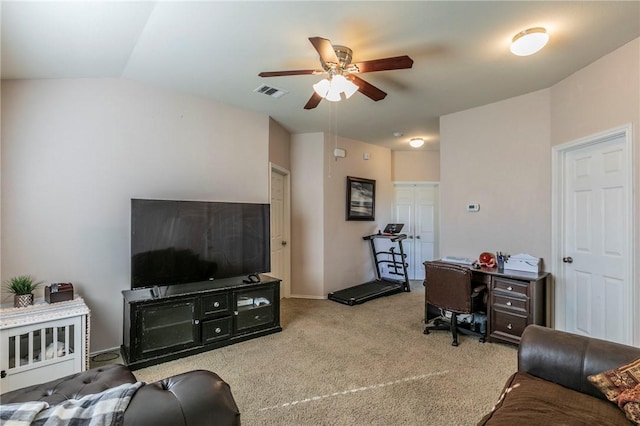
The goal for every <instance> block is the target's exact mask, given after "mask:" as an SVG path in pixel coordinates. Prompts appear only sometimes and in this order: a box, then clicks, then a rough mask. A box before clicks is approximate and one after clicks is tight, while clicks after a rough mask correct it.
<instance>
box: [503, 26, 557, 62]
mask: <svg viewBox="0 0 640 426" xmlns="http://www.w3.org/2000/svg"><path fill="white" fill-rule="evenodd" d="M548 41H549V34H547V30H546V29H544V28H542V27H536V28H529V29H528V30H524V31H521V32H519V33H518V34H516V35H515V36H514V37H513V40H512V41H511V53H513V54H514V55H518V56H529V55H533V54H534V53H536V52H537V51H539V50H540V49H542V48H543V47H544V46H545V45H546V44H547V42H548Z"/></svg>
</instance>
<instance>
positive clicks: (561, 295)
mask: <svg viewBox="0 0 640 426" xmlns="http://www.w3.org/2000/svg"><path fill="white" fill-rule="evenodd" d="M631 130H632V126H631V124H627V125H624V126H620V127H616V128H613V129H609V130H606V131H604V132H601V133H597V134H593V135H589V136H586V137H584V138H580V139H577V140H574V141H571V142H567V143H564V144H561V145H557V146H554V147H553V148H552V157H551V171H552V178H551V185H552V187H551V262H550V264H551V273H552V274H553V277H554V284H555V285H554V286H553V287H554V291H553V296H554V303H553V306H552V308H551V309H552V313H553V320H552V325H553V327H554V328H557V329H560V330H564V329H565V328H566V315H565V309H564V306H566V300H565V296H566V292H565V290H566V289H565V285H564V282H563V279H562V278H563V276H564V263H563V262H562V256H563V250H564V247H565V241H564V235H565V234H564V232H565V223H564V213H565V212H564V197H565V194H564V188H565V182H564V180H563V176H564V172H565V167H564V164H565V162H564V159H565V155H566V154H567V153H568V152H570V151H573V150H576V149H580V148H585V147H587V146H590V145H596V144H599V143H602V142H606V141H608V140H611V139H614V138H619V137H623V138H624V140H625V149H626V152H627V154H628V155H627V158H626V159H625V161H627V167H628V170H630V173H629V175H628V181H627V182H626V190H627V194H626V196H627V199H628V200H629V205H628V211H627V212H626V214H625V217H627V218H629V221H630V223H629V229H630V230H631V232H630V238H629V240H628V241H627V245H628V246H627V253H628V258H627V259H626V264H627V265H628V267H627V268H626V269H627V270H626V271H624V276H625V278H626V280H627V281H626V282H628V283H630V284H631V285H629V286H628V288H627V290H626V291H627V294H626V295H625V296H626V297H625V300H626V303H627V309H628V311H627V312H629V314H630V315H631V318H630V320H631V323H632V324H631V327H630V328H629V333H630V335H628V336H626V337H627V341H628V342H633V341H634V340H636V341H635V344H640V342H639V341H638V340H640V337H638V336H640V325H639V324H640V309H635V310H634V309H633V306H634V304H635V305H636V306H637V307H640V288H638V287H639V286H640V283H635V281H634V277H635V270H634V269H635V267H636V266H637V265H635V264H634V259H635V255H634V253H635V251H634V248H635V247H634V246H635V244H634V240H635V235H636V233H635V230H636V226H637V223H636V216H635V214H634V212H635V205H636V199H635V198H634V191H633V188H634V185H633V183H634V179H635V174H636V172H637V171H636V170H635V167H634V163H633V158H634V152H633V149H632V148H633V138H632V134H631ZM634 284H635V285H634Z"/></svg>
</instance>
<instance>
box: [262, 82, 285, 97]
mask: <svg viewBox="0 0 640 426" xmlns="http://www.w3.org/2000/svg"><path fill="white" fill-rule="evenodd" d="M253 91H254V92H256V93H264V94H265V95H267V96H271V97H272V98H281V97H282V96H284V95H286V94H287V93H289V92H287V91H286V90H282V89H278V88H277V87H272V86H267V85H266V84H262V85H260V86H259V87H258V88H256V89H254V90H253Z"/></svg>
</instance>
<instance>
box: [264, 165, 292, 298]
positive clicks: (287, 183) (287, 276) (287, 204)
mask: <svg viewBox="0 0 640 426" xmlns="http://www.w3.org/2000/svg"><path fill="white" fill-rule="evenodd" d="M273 172H275V173H278V174H279V175H282V177H283V178H284V206H283V207H284V238H285V240H286V241H287V245H286V246H285V248H284V258H285V268H284V276H282V277H278V278H280V279H282V284H283V285H282V292H281V294H280V297H287V298H288V297H291V172H290V171H289V170H287V169H285V168H283V167H280V166H278V165H277V164H274V163H271V162H269V201H271V173H273Z"/></svg>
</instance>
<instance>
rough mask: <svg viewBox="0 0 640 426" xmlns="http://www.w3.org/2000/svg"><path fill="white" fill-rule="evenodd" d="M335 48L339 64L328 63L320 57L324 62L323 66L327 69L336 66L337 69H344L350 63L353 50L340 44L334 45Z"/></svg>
mask: <svg viewBox="0 0 640 426" xmlns="http://www.w3.org/2000/svg"><path fill="white" fill-rule="evenodd" d="M333 50H334V51H335V52H336V56H337V57H338V63H337V64H335V65H334V64H331V63H329V64H327V63H326V62H324V61H323V60H322V58H320V62H321V63H322V68H324V70H325V71H329V70H331V68H336V69H337V70H344V69H345V68H346V67H347V66H348V65H349V64H350V63H351V58H352V57H353V51H352V50H351V49H349V48H348V47H346V46H338V45H334V46H333Z"/></svg>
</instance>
